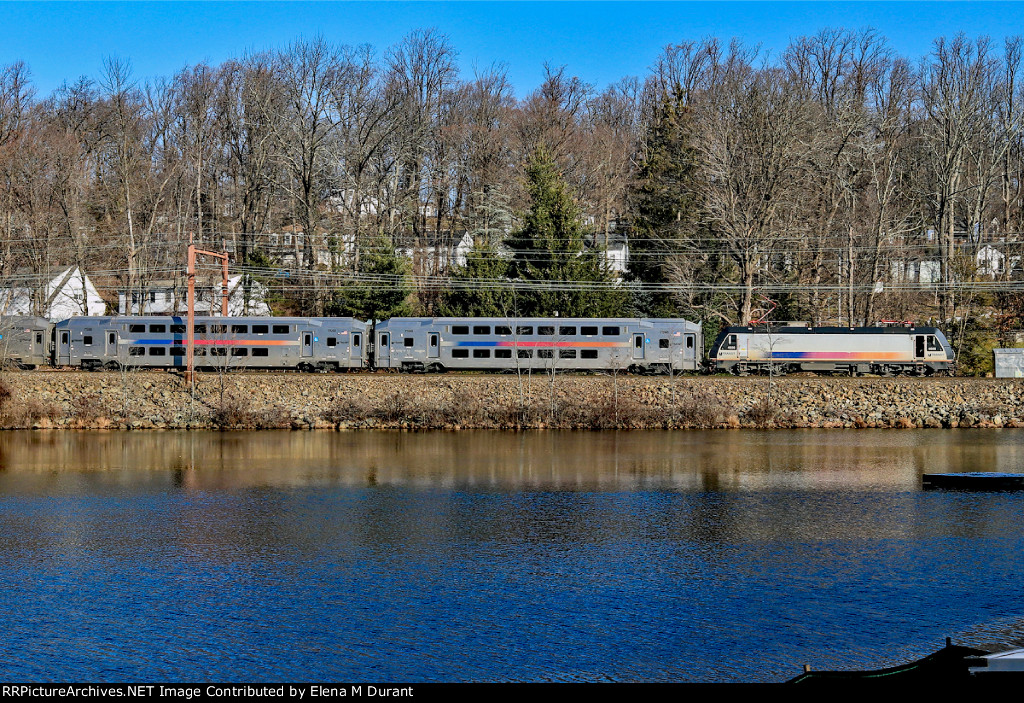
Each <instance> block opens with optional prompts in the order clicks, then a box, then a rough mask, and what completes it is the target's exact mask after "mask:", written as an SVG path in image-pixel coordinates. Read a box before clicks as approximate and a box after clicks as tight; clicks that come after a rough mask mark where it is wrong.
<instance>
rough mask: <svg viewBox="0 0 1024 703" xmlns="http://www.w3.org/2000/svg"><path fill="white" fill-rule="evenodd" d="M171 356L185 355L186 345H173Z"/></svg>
mask: <svg viewBox="0 0 1024 703" xmlns="http://www.w3.org/2000/svg"><path fill="white" fill-rule="evenodd" d="M171 356H185V347H171Z"/></svg>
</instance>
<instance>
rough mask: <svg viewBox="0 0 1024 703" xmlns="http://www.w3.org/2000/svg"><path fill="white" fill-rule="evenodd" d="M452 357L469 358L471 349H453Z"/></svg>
mask: <svg viewBox="0 0 1024 703" xmlns="http://www.w3.org/2000/svg"><path fill="white" fill-rule="evenodd" d="M452 358H453V359H468V358H469V350H468V349H452Z"/></svg>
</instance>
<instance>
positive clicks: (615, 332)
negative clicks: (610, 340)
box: [601, 327, 619, 337]
mask: <svg viewBox="0 0 1024 703" xmlns="http://www.w3.org/2000/svg"><path fill="white" fill-rule="evenodd" d="M601 334H603V335H604V336H605V337H618V336H619V328H618V327H602V328H601Z"/></svg>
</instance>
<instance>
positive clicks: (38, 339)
mask: <svg viewBox="0 0 1024 703" xmlns="http://www.w3.org/2000/svg"><path fill="white" fill-rule="evenodd" d="M42 343H43V333H42V332H36V344H42Z"/></svg>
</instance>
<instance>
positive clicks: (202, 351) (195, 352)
mask: <svg viewBox="0 0 1024 703" xmlns="http://www.w3.org/2000/svg"><path fill="white" fill-rule="evenodd" d="M192 355H193V356H206V349H205V348H204V347H198V348H196V349H193V350H192Z"/></svg>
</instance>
